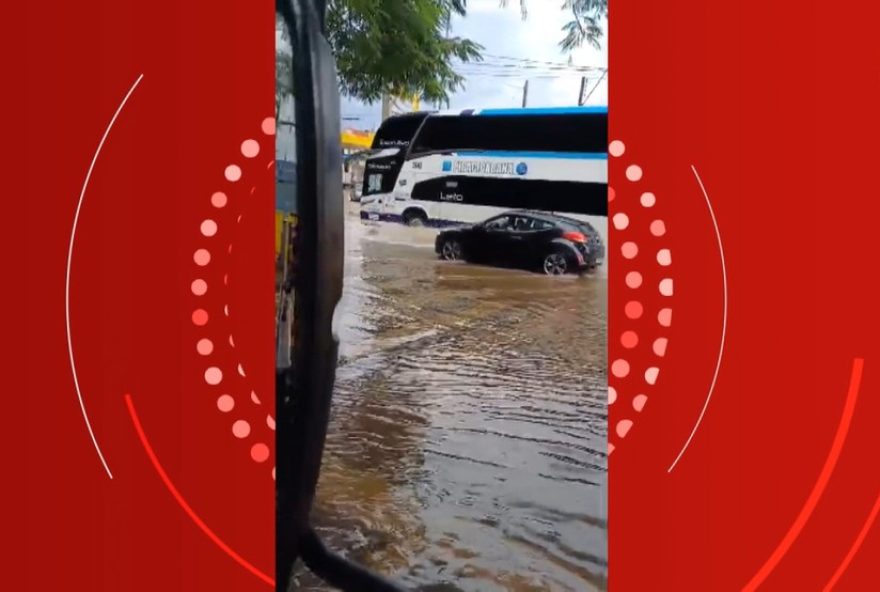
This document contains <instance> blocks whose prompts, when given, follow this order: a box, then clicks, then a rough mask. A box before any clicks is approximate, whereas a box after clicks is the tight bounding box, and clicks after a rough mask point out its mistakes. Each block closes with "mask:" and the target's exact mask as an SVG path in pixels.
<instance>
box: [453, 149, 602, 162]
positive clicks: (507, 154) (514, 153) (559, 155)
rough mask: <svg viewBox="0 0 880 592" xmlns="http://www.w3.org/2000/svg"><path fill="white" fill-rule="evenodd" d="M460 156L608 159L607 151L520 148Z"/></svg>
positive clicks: (475, 152)
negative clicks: (531, 150) (524, 149)
mask: <svg viewBox="0 0 880 592" xmlns="http://www.w3.org/2000/svg"><path fill="white" fill-rule="evenodd" d="M456 156H457V157H458V158H483V157H486V156H501V157H506V158H567V159H578V160H608V153H607V152H520V151H518V150H511V151H507V150H480V151H473V152H472V151H468V152H462V153H460V154H456Z"/></svg>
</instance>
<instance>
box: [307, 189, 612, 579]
mask: <svg viewBox="0 0 880 592" xmlns="http://www.w3.org/2000/svg"><path fill="white" fill-rule="evenodd" d="M435 236H436V231H432V230H428V229H411V228H405V227H402V226H397V225H386V224H375V225H368V224H364V223H362V222H361V221H360V220H359V219H358V217H357V210H356V208H355V207H353V206H350V207H349V211H348V216H347V220H346V262H345V276H346V277H345V289H344V296H343V300H342V311H341V314H340V316H339V318H338V325H339V326H338V327H337V329H338V332H339V336H340V339H341V347H340V360H339V370H338V373H337V383H336V391H335V395H334V402H333V415H332V419H331V425H330V431H329V435H328V440H327V446H326V450H325V453H324V463H323V469H322V473H321V480H320V484H319V487H318V499H317V502H316V507H315V511H314V515H313V522H314V523H315V524H316V525H317V527H318V530H319V531H320V533H321V534H322V536H323V537H324V539H325V541H326V542H327V543H328V545H329V546H330V547H332V548H333V549H335V550H337V551H339V552H342V553H344V554H345V555H347V556H348V557H350V558H353V559H356V560H357V561H359V562H361V563H363V564H365V565H367V566H369V567H370V568H372V569H374V570H377V571H380V572H382V573H385V574H388V575H390V576H392V577H394V578H395V579H396V580H397V581H399V582H401V583H402V584H403V585H405V586H406V587H408V588H410V589H413V590H424V591H450V592H451V591H480V592H483V591H495V590H511V591H527V590H528V591H532V590H577V591H582V590H605V589H606V587H607V586H606V581H607V559H608V554H607V539H608V537H607V534H608V530H607V503H606V499H607V456H606V441H607V439H606V430H607V407H606V401H607V386H606V385H607V375H606V325H607V315H606V300H607V281H606V277H605V272H604V270H603V269H600V270H599V271H598V272H597V273H596V274H593V275H588V276H585V277H570V278H569V277H566V278H549V277H544V276H541V275H538V274H531V273H528V272H522V271H516V270H505V269H494V268H490V267H481V266H475V265H468V264H465V263H447V262H441V261H439V260H437V257H436V255H435V254H434V252H433V241H434V237H435ZM297 586H298V588H299V589H301V590H324V589H326V588H324V587H322V585H321V584H319V583H317V581H316V580H315V579H314V578H313V577H312V576H309V575H303V574H300V575H299V576H298V579H297Z"/></svg>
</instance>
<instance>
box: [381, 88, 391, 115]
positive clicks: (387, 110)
mask: <svg viewBox="0 0 880 592" xmlns="http://www.w3.org/2000/svg"><path fill="white" fill-rule="evenodd" d="M389 117H391V97H390V96H389V95H388V93H384V94H383V95H382V121H385V120H386V119H388V118H389Z"/></svg>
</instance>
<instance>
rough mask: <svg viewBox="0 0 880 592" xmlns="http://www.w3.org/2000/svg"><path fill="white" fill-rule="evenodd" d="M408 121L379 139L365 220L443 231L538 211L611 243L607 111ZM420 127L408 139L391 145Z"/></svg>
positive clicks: (368, 178)
mask: <svg viewBox="0 0 880 592" xmlns="http://www.w3.org/2000/svg"><path fill="white" fill-rule="evenodd" d="M406 117H407V118H408V119H406V123H407V124H408V125H401V124H402V123H403V121H401V120H400V119H399V118H389V119H388V120H386V122H385V123H383V125H382V127H380V129H379V131H378V132H377V134H376V142H375V143H374V145H373V148H374V150H378V152H375V153H374V154H373V155H372V156H371V157H370V158H369V159H368V160H367V162H366V165H365V172H364V185H363V196H362V197H361V218H362V219H364V220H381V221H391V222H401V223H404V224H409V225H413V226H419V225H428V226H437V227H442V226H449V225H455V224H460V223H472V222H479V221H482V220H485V219H486V218H489V217H491V216H494V215H496V214H498V213H501V212H503V211H507V210H511V209H529V210H541V211H546V212H553V213H557V214H565V215H568V216H571V217H574V218H580V219H583V220H586V221H587V222H589V223H590V224H592V225H593V226H594V227H595V228H596V229H597V230H598V231H599V233H600V234H601V235H602V238H603V240H604V241H605V242H606V244H607V229H608V109H607V108H606V107H566V108H550V109H535V108H532V109H529V108H526V109H485V110H482V111H463V112H460V113H452V114H449V113H431V114H426V113H417V114H410V115H408V116H406ZM416 123H417V124H418V127H417V129H416V130H415V132H414V135H413V137H412V139H411V141H408V142H404V141H401V140H399V139H396V138H394V137H391V136H394V131H395V130H398V129H399V130H401V131H402V132H403V133H404V134H405V133H406V132H407V131H408V128H412V127H414V125H415V124H416ZM386 126H387V130H386V129H385V128H386ZM383 131H384V132H385V133H383ZM380 137H381V138H384V139H383V140H380ZM380 141H381V142H383V143H382V144H380V143H379V142H380ZM395 142H396V143H395Z"/></svg>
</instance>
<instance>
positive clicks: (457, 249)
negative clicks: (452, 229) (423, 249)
mask: <svg viewBox="0 0 880 592" xmlns="http://www.w3.org/2000/svg"><path fill="white" fill-rule="evenodd" d="M461 256H462V248H461V243H460V242H458V241H457V240H455V239H454V238H450V239H447V240H445V241H443V244H442V245H440V257H442V258H443V259H445V260H446V261H458V260H459V259H461V258H462V257H461Z"/></svg>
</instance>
